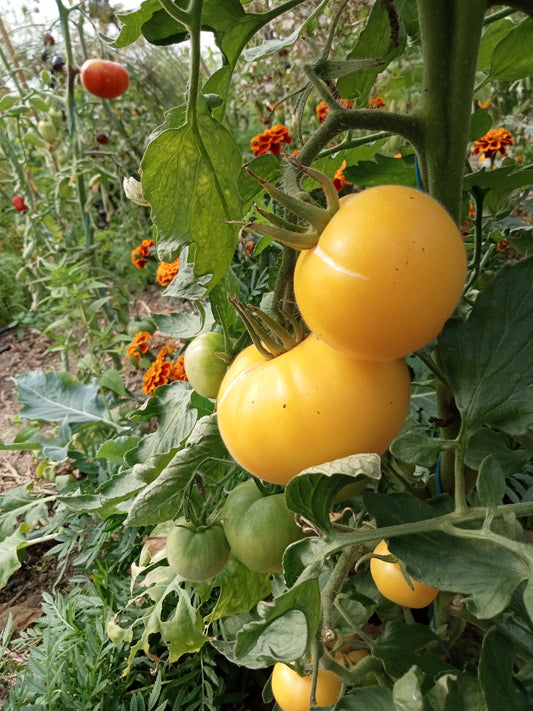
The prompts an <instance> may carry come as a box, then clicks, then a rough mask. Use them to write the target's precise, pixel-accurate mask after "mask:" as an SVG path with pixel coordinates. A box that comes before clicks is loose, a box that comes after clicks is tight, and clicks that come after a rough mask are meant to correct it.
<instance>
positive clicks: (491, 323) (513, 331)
mask: <svg viewBox="0 0 533 711" xmlns="http://www.w3.org/2000/svg"><path fill="white" fill-rule="evenodd" d="M441 351H442V361H443V365H444V368H445V370H446V373H447V375H448V378H449V383H450V386H451V389H452V392H453V394H454V396H455V401H456V403H457V407H458V408H459V410H460V412H461V415H462V420H463V427H464V428H466V429H467V430H470V431H473V430H474V429H476V428H477V427H480V426H481V425H490V426H492V427H496V428H497V429H499V430H502V431H503V432H506V433H507V434H510V435H523V434H526V432H527V430H528V427H529V426H530V425H531V424H532V423H533V397H532V393H533V259H531V258H530V259H525V260H523V261H522V262H519V263H518V264H515V265H506V266H505V267H504V268H503V269H502V270H501V272H500V273H499V275H498V277H497V278H496V279H494V281H493V282H492V283H491V284H490V285H489V287H488V288H487V289H486V290H485V291H484V292H482V293H481V294H480V295H479V296H478V298H477V300H476V303H475V304H474V307H473V309H472V312H471V314H470V316H469V318H468V319H467V320H466V321H449V322H448V323H447V325H446V326H445V328H444V331H443V333H442V337H441Z"/></svg>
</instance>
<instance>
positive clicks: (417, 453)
mask: <svg viewBox="0 0 533 711" xmlns="http://www.w3.org/2000/svg"><path fill="white" fill-rule="evenodd" d="M448 444H449V443H448ZM446 445H447V443H446V441H445V440H441V439H438V438H435V437H429V436H428V435H425V434H422V433H421V432H406V433H405V434H401V435H399V436H398V437H397V438H396V439H395V440H394V441H393V442H392V444H391V447H390V451H391V453H392V455H393V456H394V457H397V458H398V459H400V460H401V461H402V462H407V463H408V464H418V465H420V466H422V467H427V468H428V469H429V468H431V467H433V466H435V464H436V462H437V458H438V456H439V454H440V453H441V452H442V450H443V449H444V448H445V447H446Z"/></svg>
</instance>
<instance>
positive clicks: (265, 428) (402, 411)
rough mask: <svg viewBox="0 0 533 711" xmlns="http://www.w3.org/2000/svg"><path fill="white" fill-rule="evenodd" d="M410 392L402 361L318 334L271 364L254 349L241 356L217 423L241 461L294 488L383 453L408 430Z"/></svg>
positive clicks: (225, 385)
mask: <svg viewBox="0 0 533 711" xmlns="http://www.w3.org/2000/svg"><path fill="white" fill-rule="evenodd" d="M409 393H410V382H409V374H408V370H407V366H406V364H405V362H404V361H403V360H401V359H400V360H391V361H383V362H378V361H363V360H359V359H358V358H353V357H352V356H347V355H345V354H343V353H339V352H338V351H336V350H334V349H333V348H330V347H329V346H328V345H326V344H325V343H324V342H323V341H321V340H320V339H319V338H317V337H316V336H315V335H313V334H311V335H310V336H308V337H307V338H306V339H305V340H304V341H303V342H302V343H300V344H298V345H297V346H296V347H295V348H293V349H292V350H290V351H288V352H287V353H283V354H282V355H280V356H278V357H277V358H274V359H272V360H265V359H264V358H263V357H262V356H261V355H260V354H259V352H258V351H257V349H256V348H255V346H249V347H248V348H247V349H245V350H244V351H243V352H242V353H241V354H240V355H239V356H237V358H236V359H235V361H234V362H233V363H232V365H231V366H230V368H229V370H228V372H227V373H226V375H225V377H224V380H223V381H222V384H221V386H220V390H219V394H218V402H217V407H218V426H219V430H220V434H221V436H222V439H223V440H224V443H225V444H226V447H227V448H228V450H229V452H230V454H231V455H232V456H233V458H234V459H235V460H236V461H237V462H238V464H240V465H241V466H242V467H243V468H244V469H246V470H248V471H249V472H251V473H252V474H254V475H255V476H257V477H259V478H260V479H264V480H266V481H269V482H273V483H275V484H287V482H288V481H290V479H292V477H293V476H295V475H296V474H298V473H299V472H301V471H302V470H303V469H306V468H308V467H311V466H315V465H318V464H323V463H324V462H329V461H332V460H333V459H338V458H340V457H345V456H348V455H350V454H359V453H363V452H375V453H377V454H382V453H383V452H384V451H385V450H386V449H387V448H388V447H389V445H390V443H391V442H392V440H393V439H394V438H395V437H396V435H397V434H398V432H399V431H400V429H401V426H402V424H403V421H404V419H405V415H406V413H407V408H408V404H409Z"/></svg>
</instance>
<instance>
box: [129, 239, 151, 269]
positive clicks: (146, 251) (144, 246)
mask: <svg viewBox="0 0 533 711" xmlns="http://www.w3.org/2000/svg"><path fill="white" fill-rule="evenodd" d="M153 246H154V240H153V239H143V241H142V242H141V244H140V245H139V246H138V247H136V248H135V249H132V251H131V261H132V262H133V264H135V266H136V267H137V269H144V267H145V266H146V262H147V260H148V259H150V255H151V253H152V251H151V250H152V247H153Z"/></svg>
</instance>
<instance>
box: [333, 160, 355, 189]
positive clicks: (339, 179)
mask: <svg viewBox="0 0 533 711" xmlns="http://www.w3.org/2000/svg"><path fill="white" fill-rule="evenodd" d="M344 168H346V161H345V160H343V161H342V165H341V167H340V168H339V169H338V170H336V171H335V175H334V176H333V185H334V186H335V187H336V188H337V192H338V193H340V191H341V190H342V189H343V187H344V186H345V185H352V183H350V181H349V180H347V179H346V177H345V175H344V173H343V170H344Z"/></svg>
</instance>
